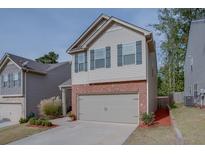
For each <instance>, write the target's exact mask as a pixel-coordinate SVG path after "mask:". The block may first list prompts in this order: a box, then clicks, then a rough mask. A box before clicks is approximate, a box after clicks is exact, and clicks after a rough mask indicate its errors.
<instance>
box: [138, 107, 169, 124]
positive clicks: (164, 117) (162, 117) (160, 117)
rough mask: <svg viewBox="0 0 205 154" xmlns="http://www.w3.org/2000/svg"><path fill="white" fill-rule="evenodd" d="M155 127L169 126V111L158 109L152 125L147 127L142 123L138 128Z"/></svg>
mask: <svg viewBox="0 0 205 154" xmlns="http://www.w3.org/2000/svg"><path fill="white" fill-rule="evenodd" d="M155 126H171V118H170V115H169V109H163V108H161V109H158V110H157V111H156V112H155V121H154V124H152V125H150V126H147V125H144V124H143V123H142V124H140V126H139V127H140V128H149V127H155Z"/></svg>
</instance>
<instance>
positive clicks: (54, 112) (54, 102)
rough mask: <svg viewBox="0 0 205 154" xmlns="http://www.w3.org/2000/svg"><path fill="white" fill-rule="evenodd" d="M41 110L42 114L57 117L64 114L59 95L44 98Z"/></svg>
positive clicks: (40, 106)
mask: <svg viewBox="0 0 205 154" xmlns="http://www.w3.org/2000/svg"><path fill="white" fill-rule="evenodd" d="M39 112H40V115H41V116H44V117H51V118H56V117H59V116H60V115H62V103H61V100H60V99H59V97H52V98H49V99H44V100H42V101H41V102H40V105H39Z"/></svg>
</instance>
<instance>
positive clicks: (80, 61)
mask: <svg viewBox="0 0 205 154" xmlns="http://www.w3.org/2000/svg"><path fill="white" fill-rule="evenodd" d="M84 62H85V54H84V53H80V54H78V63H84Z"/></svg>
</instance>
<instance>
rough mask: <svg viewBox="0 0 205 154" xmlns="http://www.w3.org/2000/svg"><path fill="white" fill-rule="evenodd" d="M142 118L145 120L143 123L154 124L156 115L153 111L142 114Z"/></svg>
mask: <svg viewBox="0 0 205 154" xmlns="http://www.w3.org/2000/svg"><path fill="white" fill-rule="evenodd" d="M141 120H142V121H143V123H144V124H145V125H148V126H149V125H152V124H153V122H154V120H155V115H154V113H153V112H151V113H146V112H145V113H143V114H142V116H141Z"/></svg>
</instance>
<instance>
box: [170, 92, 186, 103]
mask: <svg viewBox="0 0 205 154" xmlns="http://www.w3.org/2000/svg"><path fill="white" fill-rule="evenodd" d="M169 97H170V101H171V102H175V103H184V92H174V93H171V94H170V96H169Z"/></svg>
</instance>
